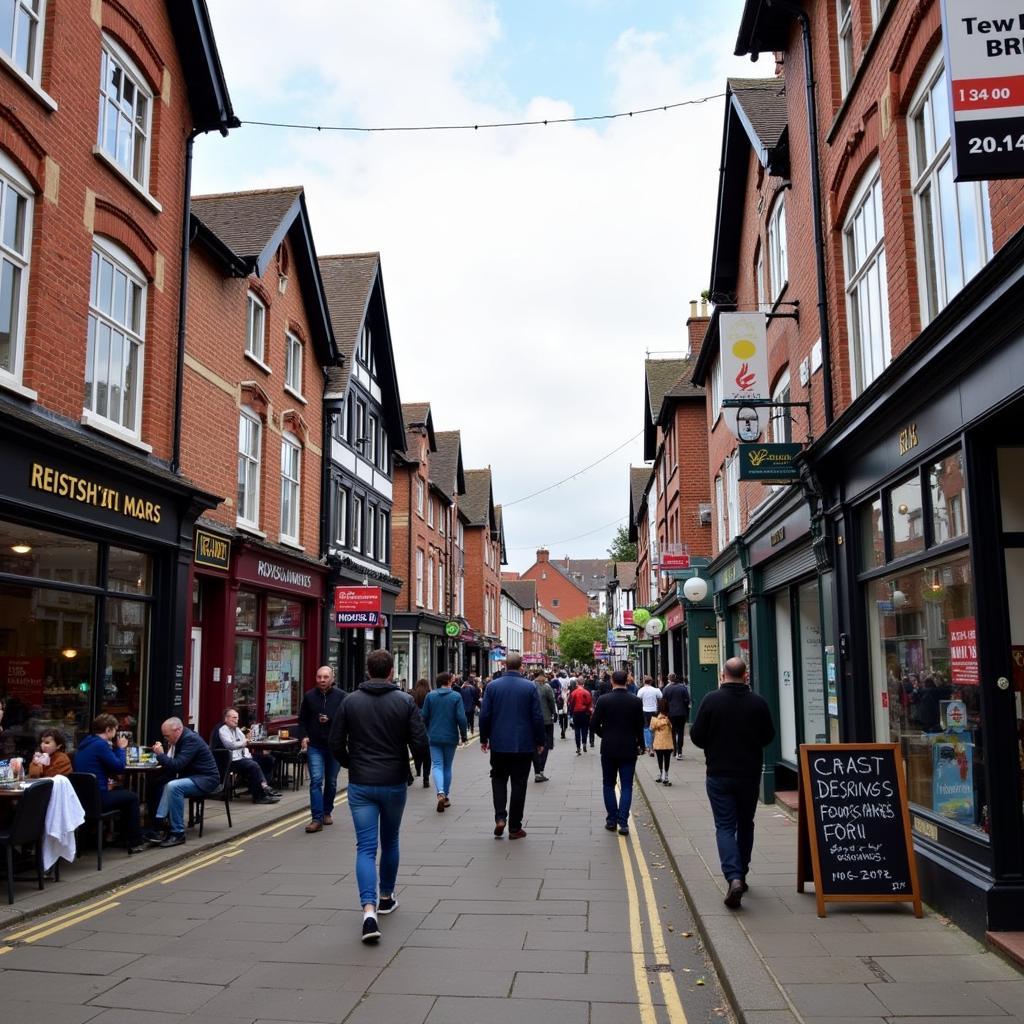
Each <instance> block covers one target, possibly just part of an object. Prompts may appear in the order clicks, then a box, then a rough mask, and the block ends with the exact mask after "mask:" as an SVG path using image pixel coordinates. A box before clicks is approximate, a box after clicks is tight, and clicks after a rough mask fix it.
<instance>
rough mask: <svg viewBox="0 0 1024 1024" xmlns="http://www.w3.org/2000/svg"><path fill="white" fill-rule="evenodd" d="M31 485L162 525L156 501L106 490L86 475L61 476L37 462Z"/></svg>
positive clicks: (61, 496) (33, 467)
mask: <svg viewBox="0 0 1024 1024" xmlns="http://www.w3.org/2000/svg"><path fill="white" fill-rule="evenodd" d="M30 485H31V486H32V487H34V488H35V489H36V490H37V491H43V492H45V493H46V494H54V495H56V496H57V497H58V498H67V500H68V501H76V502H78V503H79V504H81V505H92V506H93V507H94V508H99V509H107V510H108V511H110V512H116V513H117V514H119V515H122V516H126V517H127V518H129V519H141V520H142V521H143V522H145V523H154V524H155V523H159V522H160V506H159V505H158V504H157V503H156V502H153V501H147V500H146V499H145V498H139V497H136V496H135V495H134V494H125V493H124V492H123V491H119V490H118V489H117V488H116V487H105V486H104V485H103V484H98V483H96V481H95V480H90V479H88V478H87V477H84V476H76V475H75V474H74V473H62V472H61V471H60V470H57V469H54V468H53V467H52V466H43V465H41V464H40V463H38V462H33V463H32V475H31V478H30Z"/></svg>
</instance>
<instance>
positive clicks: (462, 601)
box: [455, 573, 466, 615]
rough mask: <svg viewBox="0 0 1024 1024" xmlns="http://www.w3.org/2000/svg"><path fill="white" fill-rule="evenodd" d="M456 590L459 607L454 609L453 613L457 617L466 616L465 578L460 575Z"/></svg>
mask: <svg viewBox="0 0 1024 1024" xmlns="http://www.w3.org/2000/svg"><path fill="white" fill-rule="evenodd" d="M457 590H458V595H459V607H458V608H456V609H455V611H456V612H457V613H458V614H459V615H465V614H466V577H465V576H463V575H462V574H461V573H460V574H459V585H458V588H457Z"/></svg>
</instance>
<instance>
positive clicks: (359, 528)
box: [352, 494, 363, 551]
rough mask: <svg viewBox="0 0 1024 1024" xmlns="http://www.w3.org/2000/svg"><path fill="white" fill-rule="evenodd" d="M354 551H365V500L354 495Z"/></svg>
mask: <svg viewBox="0 0 1024 1024" xmlns="http://www.w3.org/2000/svg"><path fill="white" fill-rule="evenodd" d="M352 550H353V551H362V550H363V499H362V498H360V497H359V495H357V494H354V495H352Z"/></svg>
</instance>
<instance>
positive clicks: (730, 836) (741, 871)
mask: <svg viewBox="0 0 1024 1024" xmlns="http://www.w3.org/2000/svg"><path fill="white" fill-rule="evenodd" d="M760 783H761V780H760V779H759V778H756V777H755V778H746V779H742V778H732V777H731V776H728V775H709V776H708V777H707V792H708V800H710V801H711V813H712V814H713V815H714V818H715V839H716V840H717V842H718V859H719V860H720V861H721V863H722V874H723V875H724V876H725V880H726V881H727V882H731V881H733V880H734V879H736V878H739V879H744V878H746V877H747V871H748V870H749V868H750V854H751V851H752V850H753V849H754V815H755V813H756V812H757V797H758V792H759V790H760Z"/></svg>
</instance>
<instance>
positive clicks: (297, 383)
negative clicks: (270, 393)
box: [284, 331, 302, 398]
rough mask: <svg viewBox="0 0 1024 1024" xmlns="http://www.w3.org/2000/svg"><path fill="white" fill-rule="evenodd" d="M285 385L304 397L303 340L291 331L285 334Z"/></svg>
mask: <svg viewBox="0 0 1024 1024" xmlns="http://www.w3.org/2000/svg"><path fill="white" fill-rule="evenodd" d="M284 386H285V387H286V388H288V389H289V390H291V391H293V392H294V393H295V394H296V395H298V396H299V397H300V398H301V397H302V342H301V341H300V340H299V339H298V338H297V337H296V336H295V335H294V334H292V332H291V331H286V332H285V336H284Z"/></svg>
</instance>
